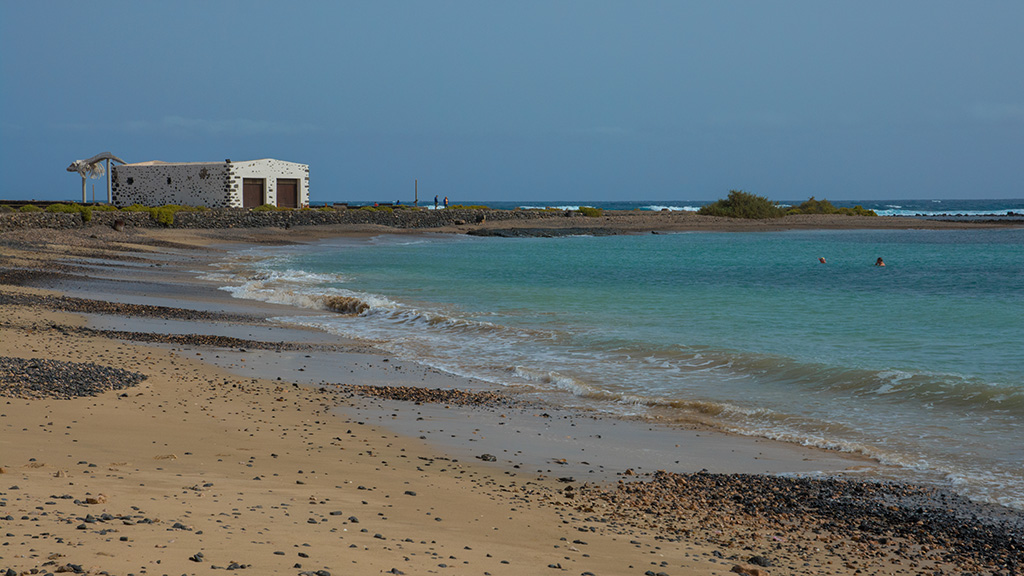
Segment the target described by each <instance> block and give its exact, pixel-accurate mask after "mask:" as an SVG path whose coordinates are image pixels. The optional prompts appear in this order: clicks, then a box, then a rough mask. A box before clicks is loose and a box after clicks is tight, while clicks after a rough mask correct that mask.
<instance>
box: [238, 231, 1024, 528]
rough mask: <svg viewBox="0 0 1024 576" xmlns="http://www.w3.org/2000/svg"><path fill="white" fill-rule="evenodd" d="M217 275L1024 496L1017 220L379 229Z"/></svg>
mask: <svg viewBox="0 0 1024 576" xmlns="http://www.w3.org/2000/svg"><path fill="white" fill-rule="evenodd" d="M819 257H824V258H825V259H826V260H827V263H826V264H821V263H819V261H818V259H819ZM879 257H882V258H884V260H885V262H886V264H887V265H886V266H885V267H876V266H874V262H875V259H876V258H879ZM219 277H220V278H222V279H223V281H224V283H225V284H226V285H228V286H227V289H230V290H232V291H233V292H234V293H235V295H236V296H239V297H245V298H256V299H261V300H266V301H275V302H283V303H290V304H294V305H296V306H302V307H308V308H318V309H323V310H324V311H325V312H324V315H323V316H320V317H315V318H312V319H310V318H308V317H307V318H304V319H302V320H299V319H298V318H296V319H294V321H301V322H303V323H306V324H310V325H315V326H318V327H320V328H323V329H325V330H328V331H330V332H332V333H336V334H339V335H346V336H355V337H360V338H368V339H372V340H375V341H378V342H380V343H381V345H382V346H383V347H385V348H387V349H388V350H390V351H392V352H394V353H395V354H397V355H399V356H402V357H406V358H410V359H415V360H419V361H421V362H425V363H427V364H430V365H433V366H437V367H439V368H443V369H446V370H449V371H452V372H455V373H459V374H464V375H471V376H475V377H478V378H483V379H486V380H490V381H492V382H495V383H498V384H501V385H506V386H517V387H524V388H525V389H527V390H531V391H535V392H536V393H537V394H539V395H542V396H543V397H544V398H546V399H548V400H550V401H554V402H560V403H563V404H568V405H580V406H586V407H589V408H595V409H598V410H603V411H607V412H610V413H615V414H622V415H639V416H645V417H657V418H660V419H668V420H673V419H677V420H679V421H692V420H699V421H702V422H705V423H709V424H712V425H714V426H717V427H720V428H723V429H727V430H732V431H736V432H740V433H743V434H749V435H755V436H764V437H769V438H776V439H781V440H785V441H790V442H796V443H802V444H808V445H815V446H821V447H827V448H833V449H839V450H846V451H851V452H859V453H863V454H866V455H868V456H872V457H875V458H878V459H880V460H881V461H883V462H886V463H890V464H895V465H897V466H899V467H900V470H902V472H901V473H900V474H901V478H903V479H908V480H914V481H924V482H933V483H937V484H942V485H946V486H949V487H952V488H953V489H955V490H957V491H960V492H962V493H964V494H966V495H968V496H970V497H972V498H976V499H979V500H984V501H993V502H999V503H1002V504H1006V505H1010V506H1013V507H1017V508H1024V357H1022V351H1024V230H1021V229H1016V230H970V231H923V230H907V231H795V232H771V233H686V234H662V235H638V236H613V237H569V238H555V239H552V238H545V239H539V238H538V239H529V238H528V239H506V238H476V237H468V236H442V235H426V236H418V237H409V236H381V237H378V238H374V239H372V240H333V241H329V242H323V243H320V244H317V245H314V246H301V247H287V248H275V249H261V250H259V251H254V252H251V253H248V254H246V255H245V256H244V257H243V258H241V259H239V260H237V261H235V262H232V263H230V264H228V265H226V267H225V269H224V274H223V275H221V276H219Z"/></svg>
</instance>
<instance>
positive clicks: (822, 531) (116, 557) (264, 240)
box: [0, 214, 1024, 576]
mask: <svg viewBox="0 0 1024 576" xmlns="http://www.w3.org/2000/svg"><path fill="white" fill-rule="evenodd" d="M843 218H848V219H845V220H844V219H843ZM865 220H870V222H864V221H865ZM985 225H986V224H965V223H957V222H934V221H925V220H913V219H900V218H873V219H866V218H851V217H822V218H814V217H795V218H792V219H791V218H787V219H784V221H783V222H774V223H768V222H762V221H757V222H725V221H722V220H721V219H704V218H701V217H696V216H693V215H677V214H650V215H642V216H641V215H630V214H621V215H620V214H611V215H608V216H606V217H605V218H600V219H587V218H581V217H574V218H549V219H545V220H542V221H541V220H538V221H530V220H523V221H515V222H490V221H485V222H479V223H476V224H473V225H472V226H466V225H456V226H451V227H445V228H438V229H433V230H430V231H431V232H448V233H465V232H467V231H468V228H473V229H474V230H478V231H482V232H484V233H506V232H508V231H514V230H525V231H527V232H525V233H529V234H535V235H536V234H537V231H538V230H569V231H570V232H573V233H577V232H580V231H581V230H582V231H589V232H591V233H595V232H596V231H602V232H600V233H648V234H649V233H652V232H653V233H658V232H663V231H664V232H668V231H685V230H727V231H740V230H773V229H791V228H816V227H822V228H830V227H839V228H843V227H850V228H857V227H890V226H891V227H894V228H900V227H915V226H916V227H929V228H939V229H941V228H948V227H965V226H967V227H969V226H985ZM780 227H781V228H780ZM385 231H386V232H388V233H395V232H403V231H401V230H396V229H394V228H385V227H381V226H376V225H364V226H343V225H335V226H323V227H292V228H290V229H285V228H280V227H277V228H249V229H230V230H178V229H140V228H132V227H129V228H127V229H125V230H123V231H115V230H114V229H112V228H110V227H101V226H91V227H83V228H80V229H77V230H59V231H57V230H41V229H21V230H11V231H7V232H3V233H0V312H2V313H0V361H2V363H0V533H2V534H3V535H4V537H3V538H2V542H0V569H6V570H7V572H6V573H7V574H30V573H32V574H36V573H39V574H45V573H58V572H71V573H86V574H117V575H125V574H137V575H141V574H168V575H178V574H200V573H203V574H206V573H210V570H212V569H223V570H242V571H244V573H249V574H316V575H325V574H332V575H338V574H428V573H429V574H481V575H483V574H493V575H500V574H563V573H565V574H574V575H584V574H592V575H610V574H637V575H648V574H651V575H655V576H660V575H668V576H679V575H697V574H701V575H706V574H749V575H758V574H760V575H765V574H1020V573H1022V572H1024V548H1022V545H1024V538H1022V534H1021V527H1022V525H1024V524H1022V522H1021V515H1020V514H1019V513H1016V512H1014V511H1010V510H1005V509H999V508H992V507H981V506H976V505H973V504H971V503H968V502H965V501H962V500H959V499H957V498H955V497H953V496H950V495H948V494H943V493H940V492H936V491H934V490H931V489H926V488H919V487H914V486H899V485H890V484H876V483H872V482H866V481H863V480H858V479H856V478H858V475H857V472H858V471H863V470H865V469H871V468H872V467H877V466H879V464H878V463H876V462H873V461H868V460H866V459H862V458H857V457H855V456H849V455H843V454H839V453H834V452H828V451H821V450H814V449H809V448H802V447H798V446H794V445H788V444H783V443H776V442H770V441H765V440H758V439H753V438H744V437H736V436H731V435H728V434H724V433H721V432H717V431H714V430H707V429H701V428H698V427H694V428H693V429H689V430H672V431H671V433H668V431H667V430H664V429H660V428H658V427H657V426H653V425H652V424H650V423H649V422H635V421H628V420H615V419H608V418H598V417H595V416H594V415H591V414H587V413H574V412H572V411H568V410H562V409H558V408H556V407H552V406H545V405H543V404H538V403H537V402H536V401H534V400H531V399H529V398H523V397H520V396H517V395H516V394H514V393H510V392H507V391H502V390H495V389H493V388H491V387H488V386H487V385H486V384H485V383H482V382H474V381H472V380H469V379H466V378H461V377H458V376H455V375H452V374H447V373H443V372H440V371H438V370H435V369H432V368H429V367H426V366H422V365H418V364H416V363H415V362H409V361H401V360H398V359H396V358H391V357H388V356H387V355H386V354H384V353H382V352H380V351H379V350H377V349H376V348H374V346H373V343H370V342H359V341H351V340H339V339H338V338H337V337H334V336H331V335H328V334H325V333H320V332H317V331H313V330H303V329H298V328H294V327H288V326H283V325H280V324H276V323H274V322H271V321H268V320H267V318H270V317H273V316H279V315H284V314H285V313H287V314H288V315H293V316H294V315H297V314H301V313H302V312H301V311H297V310H296V309H293V308H288V307H284V306H275V305H271V304H263V303H256V302H249V301H241V300H235V299H232V298H231V297H230V295H228V294H227V293H225V292H222V291H219V290H217V286H216V285H215V284H212V283H209V282H207V281H203V280H199V279H197V278H196V274H195V272H194V271H195V270H197V269H200V268H201V267H203V266H205V265H206V264H207V263H209V262H213V261H216V260H218V259H221V258H224V257H226V256H227V255H229V254H230V253H231V252H232V251H235V250H239V249H242V248H244V247H246V246H250V245H259V244H286V243H302V242H310V241H314V240H317V239H322V238H328V237H334V236H341V235H350V236H357V237H366V236H372V235H375V234H380V233H382V232H385ZM406 232H409V233H422V232H423V231H422V230H419V231H406ZM513 235H514V234H513ZM669 459H671V460H669ZM665 462H673V463H675V464H677V465H678V466H676V467H682V468H685V469H686V470H688V472H687V473H666V472H661V471H660V470H661V467H662V466H661V465H662V463H665ZM823 472H824V473H825V474H824V476H823V475H822V473H823ZM844 472H847V474H846V475H844ZM849 472H853V473H852V474H850V473H849ZM0 573H2V572H0Z"/></svg>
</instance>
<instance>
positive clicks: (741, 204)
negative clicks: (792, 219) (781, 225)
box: [697, 190, 786, 219]
mask: <svg viewBox="0 0 1024 576" xmlns="http://www.w3.org/2000/svg"><path fill="white" fill-rule="evenodd" d="M697 213H698V214H703V215H705V216H725V217H727V218H752V219H764V218H781V217H782V216H785V214H786V212H785V211H784V210H783V209H782V208H780V207H779V204H778V202H772V201H771V200H768V199H767V198H764V197H761V196H755V195H754V194H749V193H747V192H743V191H742V190H730V191H729V197H728V198H725V199H722V200H718V201H716V202H713V203H711V204H708V205H706V206H701V208H700V210H698V211H697Z"/></svg>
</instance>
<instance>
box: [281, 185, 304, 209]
mask: <svg viewBox="0 0 1024 576" xmlns="http://www.w3.org/2000/svg"><path fill="white" fill-rule="evenodd" d="M277 205H278V206H279V207H281V208H298V207H299V181H298V180H296V179H294V178H278V179H277Z"/></svg>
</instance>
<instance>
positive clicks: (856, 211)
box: [839, 204, 878, 216]
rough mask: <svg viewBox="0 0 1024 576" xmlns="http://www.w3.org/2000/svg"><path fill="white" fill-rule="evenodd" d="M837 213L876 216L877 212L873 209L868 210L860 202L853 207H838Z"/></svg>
mask: <svg viewBox="0 0 1024 576" xmlns="http://www.w3.org/2000/svg"><path fill="white" fill-rule="evenodd" d="M839 213H840V214H845V215H846V216H878V213H877V212H875V211H874V210H868V209H867V208H865V207H863V206H861V205H860V204H857V205H856V206H854V207H853V208H840V209H839Z"/></svg>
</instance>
